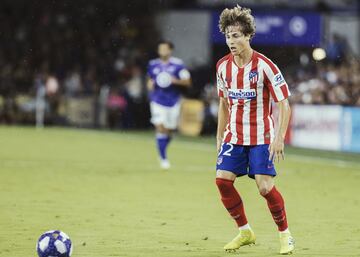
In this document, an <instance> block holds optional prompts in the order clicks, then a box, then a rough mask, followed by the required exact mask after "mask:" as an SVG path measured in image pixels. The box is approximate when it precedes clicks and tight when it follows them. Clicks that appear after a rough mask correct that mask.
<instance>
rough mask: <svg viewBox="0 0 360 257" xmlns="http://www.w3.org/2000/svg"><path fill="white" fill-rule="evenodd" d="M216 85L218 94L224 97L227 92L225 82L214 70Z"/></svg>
mask: <svg viewBox="0 0 360 257" xmlns="http://www.w3.org/2000/svg"><path fill="white" fill-rule="evenodd" d="M216 87H217V92H218V96H219V97H224V98H226V97H227V93H226V88H225V82H224V80H223V78H222V77H221V75H220V74H219V73H218V72H216Z"/></svg>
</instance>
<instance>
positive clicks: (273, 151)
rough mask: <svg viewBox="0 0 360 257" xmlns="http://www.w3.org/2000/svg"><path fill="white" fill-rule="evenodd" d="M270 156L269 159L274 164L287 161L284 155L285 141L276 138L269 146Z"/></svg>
mask: <svg viewBox="0 0 360 257" xmlns="http://www.w3.org/2000/svg"><path fill="white" fill-rule="evenodd" d="M269 152H270V156H269V159H270V160H273V161H274V162H279V161H280V160H281V159H282V160H284V159H285V153H284V140H283V139H281V138H277V137H275V139H274V142H272V143H271V144H270V145H269Z"/></svg>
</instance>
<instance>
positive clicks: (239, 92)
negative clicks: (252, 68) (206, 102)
mask: <svg viewBox="0 0 360 257" xmlns="http://www.w3.org/2000/svg"><path fill="white" fill-rule="evenodd" d="M228 96H229V97H230V98H231V99H236V100H249V99H250V100H251V99H254V98H256V91H255V89H254V88H252V89H229V92H228Z"/></svg>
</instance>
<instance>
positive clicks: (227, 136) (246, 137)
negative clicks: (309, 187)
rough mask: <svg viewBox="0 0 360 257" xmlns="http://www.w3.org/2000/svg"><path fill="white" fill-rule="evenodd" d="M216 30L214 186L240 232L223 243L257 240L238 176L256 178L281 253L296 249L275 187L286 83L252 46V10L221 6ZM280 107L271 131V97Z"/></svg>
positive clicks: (286, 108) (234, 245) (287, 108)
mask: <svg viewBox="0 0 360 257" xmlns="http://www.w3.org/2000/svg"><path fill="white" fill-rule="evenodd" d="M219 28H220V31H221V32H222V33H224V35H225V37H226V44H227V46H228V47H229V49H230V53H229V54H228V55H226V56H224V57H223V58H221V59H220V60H219V61H218V63H217V65H216V73H217V74H216V75H217V89H218V95H219V97H220V103H219V114H218V129H217V150H218V158H217V165H216V171H217V172H216V184H217V187H218V189H219V192H220V195H221V201H222V203H223V205H224V206H225V208H226V209H227V210H228V212H229V213H230V215H231V216H232V218H233V219H234V220H235V222H236V224H237V226H238V227H239V230H240V231H239V234H238V235H237V236H236V237H235V238H234V239H233V240H232V241H231V242H229V243H228V244H226V245H225V246H224V249H225V250H226V251H235V250H236V249H238V248H240V247H241V246H244V245H250V244H254V243H255V234H254V232H253V230H252V229H251V227H250V225H249V223H248V220H247V218H246V215H245V209H244V204H243V201H242V200H241V197H240V195H239V193H238V192H237V190H236V189H235V187H234V181H235V179H236V178H237V177H239V176H243V175H248V176H249V177H250V178H253V179H255V182H256V185H257V187H258V189H259V192H260V194H261V196H263V197H264V198H265V200H266V202H267V205H268V207H269V210H270V213H271V215H272V217H273V219H274V221H275V223H276V225H277V227H278V230H279V236H280V253H281V254H288V253H291V252H292V251H293V250H294V240H293V238H292V236H291V234H290V231H289V228H288V224H287V218H286V212H285V205H284V199H283V197H282V196H281V194H280V192H279V191H278V189H277V188H276V187H275V185H274V179H273V178H274V177H275V176H276V172H275V168H274V164H273V163H274V162H275V161H279V160H280V159H284V137H285V133H286V130H287V126H288V123H289V118H290V112H291V111H290V106H289V102H288V100H287V98H288V97H289V96H290V92H289V89H288V85H287V84H286V82H285V80H284V77H283V76H282V74H281V72H280V70H279V69H278V67H277V66H276V65H275V64H274V63H273V62H272V61H271V60H270V59H268V58H267V57H265V56H264V55H262V54H260V53H259V52H256V51H255V50H253V49H252V48H251V46H250V41H251V38H252V37H253V36H254V34H255V24H254V17H253V16H252V15H251V10H250V9H247V8H242V7H240V6H236V7H234V8H232V9H224V10H223V12H222V13H221V15H220V21H219ZM272 99H273V100H274V101H275V102H276V105H277V107H278V108H279V117H278V120H277V123H276V128H277V129H276V131H275V129H274V121H273V118H272V117H271V100H272Z"/></svg>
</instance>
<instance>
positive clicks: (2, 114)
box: [0, 0, 360, 257]
mask: <svg viewBox="0 0 360 257" xmlns="http://www.w3.org/2000/svg"><path fill="white" fill-rule="evenodd" d="M235 4H240V5H244V6H246V7H250V8H252V9H253V14H254V15H255V17H256V23H257V36H256V37H255V38H254V40H253V47H254V49H256V50H258V51H260V52H262V53H264V54H265V55H267V56H268V57H270V58H271V59H273V60H274V61H275V62H276V63H277V64H278V66H279V67H280V69H281V70H282V72H283V74H284V76H285V78H286V80H287V82H288V84H289V86H290V89H291V92H292V97H291V98H290V102H291V104H292V109H293V115H292V121H291V125H290V129H289V131H288V138H287V143H288V144H289V145H291V146H292V147H288V148H287V150H286V151H287V160H286V161H285V162H284V163H281V164H279V169H280V170H284V172H283V173H282V175H281V176H280V177H279V181H278V183H279V186H280V187H281V188H282V189H283V191H284V194H285V196H286V199H289V200H288V201H287V206H288V212H289V217H290V224H291V226H292V227H291V228H292V229H293V233H294V235H295V237H296V239H297V243H298V245H299V249H298V253H297V255H298V256H359V255H360V254H359V253H360V248H359V246H358V242H359V241H360V232H359V231H360V227H359V222H358V217H359V215H360V207H359V201H358V195H359V194H360V192H359V189H358V186H357V183H358V181H359V179H360V177H359V175H360V162H359V154H358V152H360V133H359V131H360V118H359V117H360V108H359V106H360V64H359V55H360V32H359V31H360V18H359V15H360V14H359V4H358V2H357V1H355V0H347V1H340V0H339V1H331V0H328V1H325V0H323V1H315V0H314V1H313V0H302V1H300V0H298V1H291V0H267V1H265V0H257V1H251V0H242V1H232V0H224V1H216V0H213V1H212V0H197V1H181V0H173V1H171V0H167V1H161V0H154V1H140V0H133V1H110V0H109V1H100V0H87V1H85V0H76V1H55V0H51V1H48V0H34V1H27V0H12V1H11V0H2V1H1V3H0V145H1V147H0V148H1V150H0V160H1V164H0V207H1V210H2V211H1V212H0V225H1V226H0V227H1V228H2V229H1V231H0V256H4V257H5V256H13V257H17V256H19V257H20V256H30V255H33V249H34V243H35V241H36V238H37V236H38V235H40V233H41V232H44V231H46V230H50V229H55V228H60V229H64V230H65V232H67V233H68V234H69V235H70V236H71V237H72V239H73V241H74V242H75V252H74V256H118V255H119V256H221V255H222V252H221V251H219V249H220V250H221V247H222V244H223V243H224V242H226V241H227V240H228V239H230V238H231V232H229V231H230V229H229V228H231V224H232V223H231V220H230V219H229V220H227V219H226V218H225V217H226V214H225V212H224V210H223V209H222V206H221V205H220V204H219V202H218V199H217V197H218V196H217V192H216V188H215V187H214V185H213V173H212V172H211V171H213V169H214V167H213V164H214V160H215V155H216V154H215V149H214V148H215V147H214V145H215V140H214V135H215V129H216V112H217V103H218V102H217V101H218V100H217V95H216V88H215V85H214V81H215V80H214V78H215V63H216V61H217V59H218V58H220V57H221V56H223V55H224V54H225V53H227V48H226V45H225V44H224V41H223V38H222V36H221V34H219V32H218V30H217V19H218V14H219V12H220V11H221V10H222V9H223V8H224V7H232V6H234V5H235ZM162 38H165V39H169V40H171V41H173V42H174V44H175V52H174V55H175V56H178V57H180V58H182V59H183V60H184V62H185V63H186V65H187V66H188V67H189V69H190V71H191V74H192V78H193V86H192V88H191V89H189V90H187V91H183V92H182V93H183V95H184V98H185V99H186V101H185V102H184V106H183V115H182V118H181V125H180V132H181V133H179V134H184V135H185V136H181V135H178V136H177V137H176V138H175V141H174V143H173V145H172V146H171V147H170V156H171V157H170V158H172V160H173V161H174V168H173V169H172V170H171V171H170V172H169V173H168V174H163V173H159V172H158V168H157V160H156V153H155V148H154V142H153V135H152V132H151V131H152V127H151V125H150V123H149V115H150V113H149V107H148V100H147V92H146V90H145V76H146V67H147V62H148V60H149V59H151V58H154V57H156V44H157V42H158V40H159V39H162ZM41 88H44V89H45V90H46V106H45V110H46V112H45V129H41V130H35V129H33V127H34V126H35V124H36V115H35V113H36V106H37V97H38V96H39V94H40V93H39V91H40V89H41ZM38 126H39V127H41V124H38ZM88 128H90V129H91V130H88ZM109 130H110V131H109ZM189 135H190V137H189ZM194 136H195V137H194ZM309 148H313V149H321V150H310V149H309ZM349 152H353V153H349ZM139 178H140V181H139ZM150 182H151V183H150ZM241 183H245V184H241V192H242V194H244V197H245V199H247V200H248V201H247V202H249V204H248V205H247V208H248V210H249V213H251V215H252V216H251V217H254V220H257V222H258V223H255V224H254V228H255V231H258V235H259V237H260V240H261V238H262V240H263V241H260V244H259V245H257V247H255V248H254V249H250V250H246V251H245V253H246V254H249V256H270V255H271V256H272V254H273V255H274V256H276V254H275V252H276V251H275V250H274V249H276V248H277V242H276V241H275V239H276V238H275V239H273V237H274V236H272V235H271V231H273V228H272V226H271V225H272V224H271V222H270V219H269V217H267V216H266V214H267V213H266V209H265V205H264V204H263V203H262V202H261V201H260V200H259V199H258V198H256V197H257V193H256V190H255V188H254V185H253V184H250V183H251V181H249V182H244V181H242V182H241ZM184 188H185V189H186V190H184ZM244 191H245V192H244ZM255 199H256V200H255ZM252 200H253V202H254V203H252V202H251V201H252ZM250 202H251V204H250ZM199 203H200V204H199ZM204 212H205V213H206V214H207V215H205V216H206V217H202V219H197V217H198V216H202V215H201V213H204ZM142 214H145V215H142ZM177 214H181V218H179V216H178V215H177ZM314 216H315V217H314ZM339 217H346V218H345V219H339ZM223 219H224V220H225V221H223ZM214 221H216V222H214ZM134 227H135V228H134ZM184 228H185V229H184ZM113 229H115V231H114V230H113ZM139 235H140V238H143V237H145V238H148V240H147V242H141V239H139ZM154 235H156V236H154ZM149 237H150V238H149ZM312 237H315V238H314V239H312V240H307V238H312ZM109 238H113V240H109ZM266 242H268V244H267V243H266Z"/></svg>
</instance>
